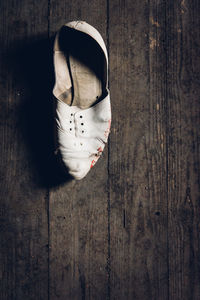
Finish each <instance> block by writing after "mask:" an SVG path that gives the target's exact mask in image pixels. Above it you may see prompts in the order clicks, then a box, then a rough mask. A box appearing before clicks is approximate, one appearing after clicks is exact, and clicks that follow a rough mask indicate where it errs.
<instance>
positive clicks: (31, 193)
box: [0, 0, 48, 300]
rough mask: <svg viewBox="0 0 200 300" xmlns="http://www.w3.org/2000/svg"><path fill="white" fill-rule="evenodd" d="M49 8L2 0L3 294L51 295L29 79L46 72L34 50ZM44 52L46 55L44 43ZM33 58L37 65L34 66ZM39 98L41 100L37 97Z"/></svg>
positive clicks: (18, 296) (0, 292)
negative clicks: (31, 142) (49, 292)
mask: <svg viewBox="0 0 200 300" xmlns="http://www.w3.org/2000/svg"><path fill="white" fill-rule="evenodd" d="M47 8H48V6H47V2H46V1H43V0H42V1H40V6H39V7H38V6H37V5H35V1H30V0H29V1H20V2H19V1H10V0H8V1H1V2H0V11H1V13H0V24H1V26H0V43H1V47H0V64H1V68H0V114H1V117H0V139H1V147H0V148H1V149H0V164H1V168H0V178H1V183H0V191H1V192H0V199H1V200H0V201H1V202H0V205H1V207H0V218H1V234H0V237H1V241H0V253H1V254H0V270H1V271H0V299H2V300H11V299H13V300H14V299H15V300H16V299H19V300H22V299H34V300H35V299H42V300H44V299H47V298H48V259H47V258H48V256H47V254H48V252H47V250H48V248H47V246H48V232H47V215H46V195H47V189H46V188H44V187H42V186H41V185H40V184H39V180H38V178H39V173H40V172H39V170H38V168H37V167H36V166H35V163H34V162H35V157H34V154H33V152H32V150H31V148H32V147H31V144H30V139H29V135H31V138H32V139H33V140H34V142H35V143H39V142H40V140H39V139H38V138H39V137H38V138H37V136H38V132H36V131H37V129H38V125H37V124H36V120H35V116H34V120H33V117H30V116H31V115H30V108H33V107H35V104H33V99H32V95H31V93H30V89H29V87H30V85H32V83H37V81H33V82H30V79H33V76H32V75H33V74H32V72H34V76H37V77H38V74H37V73H38V71H40V72H41V70H40V69H39V66H38V63H39V61H40V57H36V56H37V54H38V52H34V56H32V55H33V52H32V50H31V49H34V50H35V49H36V48H37V47H36V45H35V42H34V40H35V36H37V37H38V36H39V35H40V34H44V35H46V37H47V34H48V31H47V28H48V27H47V22H46V20H47V11H48V10H47ZM30 45H31V48H30ZM27 51H29V52H27ZM39 52H40V55H41V49H40V51H39ZM29 55H30V56H29ZM32 61H34V63H35V65H36V66H37V67H38V69H37V71H36V70H35V69H34V70H33V69H32V67H33V64H32ZM27 63H28V64H29V68H27V67H26V66H27ZM41 66H42V64H40V68H41ZM36 88H37V85H36V86H35V89H36ZM37 97H38V98H39V100H41V98H40V96H37ZM36 99H37V98H36ZM34 100H35V99H34ZM35 103H37V104H38V102H37V100H36V102H35ZM38 109H39V107H38V106H37V110H38ZM31 113H33V110H32V111H31ZM38 115H39V113H37V121H38ZM35 149H36V147H35Z"/></svg>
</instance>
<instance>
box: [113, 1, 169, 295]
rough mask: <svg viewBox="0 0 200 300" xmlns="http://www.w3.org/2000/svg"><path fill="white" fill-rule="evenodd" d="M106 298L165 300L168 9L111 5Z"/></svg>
mask: <svg viewBox="0 0 200 300" xmlns="http://www.w3.org/2000/svg"><path fill="white" fill-rule="evenodd" d="M109 2H110V4H109V41H110V47H109V52H110V88H111V95H112V110H113V127H112V131H111V137H110V147H109V185H110V299H138V300H140V299H143V300H144V299H162V300H164V299H168V265H167V197H166V188H167V185H166V176H167V173H166V141H165V133H166V122H165V121H166V120H165V106H166V103H165V102H166V95H165V94H166V85H165V81H166V79H165V74H166V58H165V49H164V44H163V39H164V38H165V11H164V10H163V6H162V5H161V4H160V1H149V2H145V1H126V2H123V3H122V2H121V1H109Z"/></svg>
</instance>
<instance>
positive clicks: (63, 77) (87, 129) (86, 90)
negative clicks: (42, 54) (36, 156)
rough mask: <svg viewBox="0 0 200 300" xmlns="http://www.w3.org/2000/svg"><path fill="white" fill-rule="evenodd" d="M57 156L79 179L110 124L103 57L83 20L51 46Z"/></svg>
mask: <svg viewBox="0 0 200 300" xmlns="http://www.w3.org/2000/svg"><path fill="white" fill-rule="evenodd" d="M54 69H55V86H54V89H53V94H54V96H55V97H56V116H55V119H56V124H57V138H58V151H59V152H60V154H61V157H62V161H63V162H64V164H65V166H66V167H67V169H68V172H69V174H70V175H72V176H73V177H74V178H75V179H82V178H83V177H85V176H86V174H87V173H88V172H89V170H90V169H91V168H92V167H93V166H94V164H95V163H96V162H97V160H98V159H99V157H100V155H101V153H102V151H103V149H104V147H105V143H106V142H107V139H108V135H109V132H110V125H111V106H110V91H109V89H108V54H107V50H106V46H105V43H104V41H103V39H102V37H101V35H100V33H99V32H98V31H97V30H96V29H95V28H94V27H92V26H91V25H89V24H88V23H86V22H83V21H73V22H69V23H67V24H65V25H64V26H63V27H62V28H61V29H60V31H59V32H58V33H57V35H56V38H55V43H54Z"/></svg>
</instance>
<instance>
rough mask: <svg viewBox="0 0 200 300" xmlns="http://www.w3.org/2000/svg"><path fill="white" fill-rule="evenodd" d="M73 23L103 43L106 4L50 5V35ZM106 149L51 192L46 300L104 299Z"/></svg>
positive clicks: (59, 3)
mask: <svg viewBox="0 0 200 300" xmlns="http://www.w3.org/2000/svg"><path fill="white" fill-rule="evenodd" d="M72 20H83V21H86V22H88V23H89V24H91V25H93V26H94V27H96V28H97V29H98V30H99V31H100V33H101V34H102V35H103V38H104V40H106V24H107V23H106V1H100V0H95V1H82V2H81V1H77V0H75V1H73V2H71V1H54V0H52V1H51V3H50V33H51V36H52V35H53V34H54V33H55V32H56V31H57V30H59V28H60V27H61V26H62V25H63V24H65V23H67V22H69V21H72ZM107 179H108V175H107V150H106V151H105V152H104V154H103V157H102V158H100V159H99V161H98V162H97V164H96V165H95V167H94V168H93V169H92V170H91V171H90V173H89V174H88V175H87V177H86V178H84V179H82V180H81V181H79V182H78V181H77V182H75V181H72V182H68V183H66V184H64V185H62V186H59V187H57V188H54V189H52V190H51V193H50V244H51V249H50V299H74V300H75V299H106V295H107V270H106V268H107V244H108V241H107V236H108V234H107V227H108V225H107V224H108V221H107Z"/></svg>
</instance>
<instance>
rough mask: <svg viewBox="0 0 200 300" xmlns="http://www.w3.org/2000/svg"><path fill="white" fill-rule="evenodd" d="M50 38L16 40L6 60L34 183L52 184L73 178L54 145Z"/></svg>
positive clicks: (52, 75)
mask: <svg viewBox="0 0 200 300" xmlns="http://www.w3.org/2000/svg"><path fill="white" fill-rule="evenodd" d="M53 40H54V38H51V39H48V38H44V37H39V38H37V41H36V40H35V39H34V40H28V41H27V40H26V41H25V42H24V41H18V42H17V43H16V44H13V45H12V46H11V49H12V51H10V52H8V53H7V54H6V64H7V67H8V68H9V71H11V72H12V76H13V77H14V79H15V80H16V86H17V87H18V88H19V90H22V92H21V93H20V94H22V95H20V97H21V98H20V99H21V105H20V110H19V114H20V122H19V126H20V128H19V129H20V130H21V132H22V137H23V138H24V141H25V144H26V145H27V148H28V149H29V151H30V155H31V158H32V161H33V163H32V164H31V165H33V168H35V169H36V170H33V171H34V174H35V176H34V178H36V182H37V184H39V185H40V186H43V187H54V186H57V185H60V184H62V183H65V182H67V181H70V180H72V177H71V176H70V175H69V173H68V172H67V170H66V169H65V167H64V165H62V160H61V158H60V156H59V154H57V155H55V150H56V149H55V145H54V139H55V138H54V132H55V128H54V98H53V95H52V89H53V84H54V70H53Z"/></svg>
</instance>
